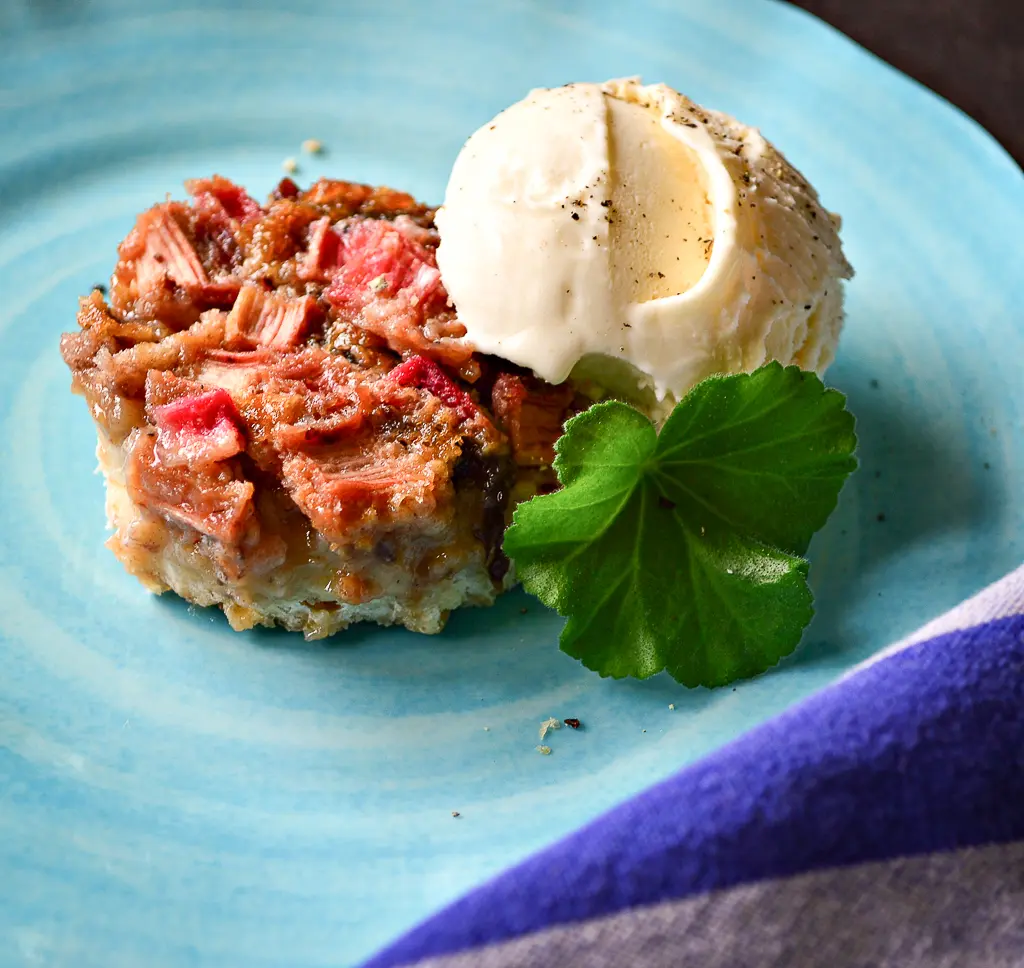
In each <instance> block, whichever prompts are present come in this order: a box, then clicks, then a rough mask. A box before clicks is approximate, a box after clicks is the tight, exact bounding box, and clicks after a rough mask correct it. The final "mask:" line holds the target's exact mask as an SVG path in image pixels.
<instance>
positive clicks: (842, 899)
mask: <svg viewBox="0 0 1024 968" xmlns="http://www.w3.org/2000/svg"><path fill="white" fill-rule="evenodd" d="M520 966H531V968H689V966H693V968H697V966H699V968H755V966H756V968H810V966H821V968H889V966H891V968H1021V966H1024V842H1017V843H1014V844H1009V845H996V846H991V847H981V848H971V849H967V850H962V851H957V852H954V853H948V854H929V855H925V856H923V857H913V858H905V859H899V860H895V861H886V862H881V863H874V864H864V865H861V866H858V867H848V868H839V869H832V870H827V871H818V872H815V873H813V874H805V875H801V876H799V877H793V878H789V879H787V880H781V881H766V882H762V883H759V884H751V885H746V886H743V887H738V888H733V889H732V890H727V891H718V892H715V893H713V894H706V895H702V896H700V897H695V898H690V899H687V900H683V901H675V902H670V903H666V904H659V905H656V906H653V907H649V908H643V909H640V910H634V911H629V912H627V913H624V914H618V915H614V916H612V917H608V918H602V919H598V920H594V921H586V922H582V923H580V924H574V925H567V926H563V927H558V928H551V929H549V930H547V931H542V932H538V933H537V934H534V935H530V936H528V937H525V938H520V939H517V940H515V941H510V942H506V943H504V944H498V945H493V946H490V947H487V948H483V949H476V950H473V951H470V952H465V953H463V954H457V955H452V956H447V957H439V958H430V959H427V960H425V961H419V962H416V966H415V968H520Z"/></svg>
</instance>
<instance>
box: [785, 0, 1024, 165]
mask: <svg viewBox="0 0 1024 968" xmlns="http://www.w3.org/2000/svg"><path fill="white" fill-rule="evenodd" d="M793 2H795V3H796V5H797V6H799V7H803V8H804V9H805V10H808V11H810V12H811V13H813V14H816V15H817V16H819V17H821V18H822V19H823V20H827V21H828V22H829V23H830V24H832V25H833V26H834V27H838V28H839V29H840V30H841V31H843V33H845V34H847V35H848V36H850V37H852V38H853V39H854V40H856V41H857V42H858V43H859V44H862V45H863V46H864V47H867V48H868V49H869V50H871V51H873V52H874V53H875V54H878V55H879V56H880V57H882V58H883V59H885V60H887V61H888V62H889V63H890V64H892V65H893V66H895V67H898V68H899V69H900V70H901V71H903V72H904V73H906V74H909V75H910V76H911V77H915V78H917V80H919V81H921V82H922V83H924V84H926V85H927V86H928V87H930V88H931V89H932V90H933V91H937V92H938V93H939V94H941V95H942V96H943V97H945V98H946V99H947V100H949V101H952V102H953V103H954V104H955V105H956V106H957V107H959V108H961V109H962V110H963V111H966V112H967V113H968V114H969V115H971V116H972V117H973V118H975V119H976V120H977V121H979V122H981V124H982V125H983V126H984V127H986V128H988V130H989V131H990V132H991V133H992V134H993V135H995V137H996V138H997V139H998V140H999V141H1000V142H1002V144H1003V146H1004V147H1005V148H1006V149H1007V150H1008V151H1009V152H1010V154H1012V155H1013V156H1014V157H1015V158H1016V159H1017V162H1018V164H1021V165H1024V0H793Z"/></svg>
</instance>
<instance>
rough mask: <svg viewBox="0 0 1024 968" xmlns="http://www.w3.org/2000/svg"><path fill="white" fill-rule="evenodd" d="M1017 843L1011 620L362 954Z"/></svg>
mask: <svg viewBox="0 0 1024 968" xmlns="http://www.w3.org/2000/svg"><path fill="white" fill-rule="evenodd" d="M1020 838H1024V616H1021V615H1016V616H1012V617H1009V618H1004V619H999V620H997V621H993V622H990V623H987V624H985V625H981V626H978V627H975V628H971V629H967V630H964V631H955V632H951V633H949V634H946V635H942V636H939V637H937V638H934V639H929V640H927V641H925V642H920V643H918V644H915V645H911V646H908V647H907V648H906V649H905V650H903V651H901V652H897V653H895V654H893V655H891V656H889V657H887V658H886V659H884V660H882V661H880V662H877V663H875V664H872V665H869V666H867V667H866V668H864V669H862V670H861V671H860V672H859V673H857V674H855V675H853V676H851V677H849V678H847V679H845V680H843V681H842V682H841V683H838V684H837V685H835V686H833V687H831V688H829V689H826V690H824V691H823V692H821V693H819V694H817V695H815V696H812V697H811V698H810V699H808V700H806V701H805V702H803V703H801V704H799V705H798V706H796V707H794V708H793V709H791V710H789V711H787V712H786V713H784V714H782V715H781V716H779V717H777V718H776V719H774V720H772V721H770V722H768V723H766V724H764V725H763V726H761V727H759V728H757V729H756V730H754V731H752V732H751V733H749V734H747V735H746V736H744V737H741V738H740V739H739V740H737V741H736V742H734V743H732V744H730V745H728V746H726V747H724V748H723V749H721V750H719V751H718V752H716V753H714V754H712V755H711V756H709V757H707V758H706V759H704V760H703V761H701V762H700V763H697V764H695V765H694V766H692V767H689V768H687V769H686V770H683V771H682V772H680V773H679V774H677V775H675V776H674V777H672V778H670V779H668V780H666V781H664V782H662V783H660V784H658V785H657V786H655V787H652V788H651V789H650V790H647V791H645V792H644V793H642V794H640V795H639V796H637V797H635V798H633V799H632V800H629V801H627V802H626V803H624V804H622V805H621V806H619V807H617V808H615V809H614V810H612V811H610V812H609V813H607V814H605V815H604V816H603V817H600V818H599V819H598V820H596V821H594V822H593V823H591V824H589V825H587V826H586V827H584V828H582V829H581V830H579V831H578V832H576V833H575V834H572V835H571V836H569V837H567V838H565V839H564V840H562V841H560V842H559V843H557V844H555V845H554V846H553V847H551V848H549V849H547V850H545V851H543V852H541V853H540V854H538V855H536V856H534V857H533V858H531V859H529V860H527V861H526V862H524V863H523V864H520V865H518V866H517V867H514V868H512V869H511V870H509V871H507V872H506V873H504V874H502V875H500V876H499V877H497V878H496V879H494V880H493V881H491V882H490V883H488V884H486V885H484V886H483V887H481V888H479V889H477V890H475V891H473V892H471V893H470V894H468V895H467V896H466V897H464V898H462V899H461V900H459V901H457V902H455V903H454V904H452V905H451V906H449V907H448V908H446V909H445V910H443V911H442V912H440V913H439V914H438V915H436V916H435V917H433V918H431V919H429V920H428V921H426V922H425V923H424V924H422V925H420V926H419V927H417V928H415V929H413V930H412V931H411V932H410V933H409V934H407V935H405V936H404V937H402V938H400V939H399V940H398V941H397V942H395V943H394V944H393V945H391V946H390V947H388V948H387V949H385V950H384V951H383V952H381V953H380V954H378V955H377V956H375V957H374V958H372V959H371V960H370V961H369V962H367V963H366V968H394V966H399V965H403V964H407V963H409V962H412V961H416V960H419V959H422V958H425V957H428V956H431V955H438V954H444V953H450V952H456V951H461V950H464V949H467V948H472V947H476V946H479V945H484V944H490V943H494V942H498V941H504V940H507V939H510V938H514V937H518V936H520V935H523V934H526V933H529V932H533V931H537V930H540V929H543V928H547V927H551V926H553V925H557V924H566V923H570V922H576V921H582V920H584V919H588V918H595V917H599V916H602V915H608V914H612V913H614V912H616V911H623V910H626V909H628V908H631V907H637V906H641V905H650V904H656V903H659V902H662V901H666V900H670V899H674V898H683V897H687V896H691V895H695V894H699V893H702V892H705V891H710V890H717V889H722V888H727V887H731V886H734V885H737V884H742V883H749V882H753V881H759V880H764V879H767V878H778V877H786V876H790V875H794V874H798V873H801V872H805V871H813V870H819V869H822V868H828V867H837V866H842V865H850V864H857V863H863V862H867V861H874V860H882V859H886V858H892V857H897V856H909V855H917V854H923V853H928V852H932V851H942V850H951V849H955V848H960V847H967V846H972V845H979V844H986V843H999V842H1006V841H1011V840H1015V839H1020Z"/></svg>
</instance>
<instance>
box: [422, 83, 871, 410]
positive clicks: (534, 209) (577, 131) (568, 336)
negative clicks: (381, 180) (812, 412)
mask: <svg viewBox="0 0 1024 968" xmlns="http://www.w3.org/2000/svg"><path fill="white" fill-rule="evenodd" d="M437 226H438V229H439V231H440V234H441V244H440V248H439V249H438V265H439V267H440V269H441V274H442V278H443V280H444V283H445V286H446V287H447V290H448V293H449V295H450V296H451V299H452V301H453V303H454V305H455V308H456V312H457V314H458V317H459V319H460V320H461V322H462V323H463V325H464V326H465V327H466V338H467V339H468V340H469V341H470V342H472V343H473V344H474V345H475V347H476V348H477V349H478V350H480V351H482V352H485V353H492V354H495V355H497V356H501V357H503V358H505V359H508V360H511V361H512V362H514V363H517V364H519V365H521V366H524V367H527V368H529V369H531V370H533V371H534V372H535V373H536V374H537V375H538V376H540V377H542V378H543V379H545V380H547V381H548V382H550V383H560V382H562V381H563V380H565V379H567V378H568V377H569V376H570V375H571V376H572V377H573V378H574V379H576V380H580V381H582V382H587V381H590V382H594V383H597V384H601V385H604V386H605V387H608V388H610V389H613V390H614V391H616V392H619V393H623V394H625V395H627V396H631V397H633V398H635V399H638V400H646V402H647V403H648V404H649V409H651V410H652V411H663V410H664V407H665V406H666V405H670V404H671V403H672V402H674V401H675V400H676V399H678V398H680V397H681V396H682V395H683V394H685V393H686V391H687V390H688V389H689V388H690V387H691V386H693V385H694V384H695V383H696V382H698V381H699V380H701V379H703V378H704V377H705V376H708V375H710V374H712V373H722V372H735V371H739V370H751V369H754V368H756V367H758V366H760V365H761V364H763V363H765V362H767V361H768V360H769V359H777V360H780V361H781V362H783V363H796V364H798V365H799V366H801V367H803V368H804V369H812V370H817V371H819V372H820V371H822V370H823V369H824V368H825V367H826V366H827V365H828V363H829V362H831V360H832V357H833V354H834V352H835V347H836V342H837V340H838V338H839V331H840V329H841V326H842V316H843V313H842V307H843V293H842V285H841V282H840V280H842V279H844V278H848V277H849V276H850V275H851V274H852V272H851V269H850V266H849V264H848V263H847V262H846V260H845V258H844V257H843V253H842V250H841V248H840V243H839V237H838V234H837V231H838V218H836V217H835V216H832V215H830V214H829V213H828V212H827V211H826V210H825V209H823V208H822V207H821V205H820V203H819V201H818V196H817V193H816V192H815V191H814V189H813V188H812V187H811V186H810V185H809V184H808V183H807V181H806V180H805V179H804V178H803V177H802V176H801V175H800V174H799V172H797V171H796V170H795V169H794V168H793V167H792V166H791V165H790V164H789V163H788V162H787V161H786V159H785V158H784V157H783V156H782V155H781V154H780V153H779V152H778V151H777V150H776V149H775V148H774V147H773V146H772V145H771V144H769V143H768V142H767V141H765V139H764V138H762V137H761V135H760V134H759V132H758V131H757V130H756V129H754V128H749V127H746V126H745V125H743V124H740V123H739V122H737V121H735V120H733V119H732V118H730V117H728V116H726V115H724V114H720V113H717V112H714V111H707V110H705V109H703V108H701V107H699V106H698V105H696V104H694V103H693V102H692V101H690V100H688V99H687V98H685V97H684V96H682V95H681V94H678V93H676V92H675V91H673V90H671V89H670V88H668V87H665V86H664V85H661V84H658V85H651V86H643V85H642V84H640V82H639V81H638V80H620V81H609V82H608V83H606V84H600V85H599V84H570V85H567V86H565V87H562V88H555V89H551V90H537V91H533V92H532V93H531V94H530V95H529V96H528V97H526V98H525V99H524V100H523V101H520V102H519V103H517V104H514V105H513V106H512V107H510V108H508V109H507V110H506V111H503V112H502V113H501V114H499V115H498V116H497V117H496V118H495V119H494V120H493V121H492V122H490V123H489V124H486V125H484V126H483V127H482V128H481V129H480V130H479V131H477V132H476V133H475V134H474V135H473V136H472V137H471V138H470V139H469V141H467V142H466V145H465V147H464V148H463V149H462V151H461V152H460V154H459V156H458V158H457V159H456V161H455V165H454V167H453V169H452V174H451V178H450V180H449V182H448V189H447V192H446V194H445V200H444V205H443V206H442V207H441V209H440V210H439V211H438V213H437Z"/></svg>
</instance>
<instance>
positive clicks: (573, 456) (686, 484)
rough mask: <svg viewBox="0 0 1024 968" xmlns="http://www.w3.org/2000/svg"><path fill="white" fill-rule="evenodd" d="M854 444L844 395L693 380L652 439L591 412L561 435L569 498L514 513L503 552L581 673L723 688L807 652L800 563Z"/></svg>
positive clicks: (760, 377)
mask: <svg viewBox="0 0 1024 968" xmlns="http://www.w3.org/2000/svg"><path fill="white" fill-rule="evenodd" d="M855 446H856V436H855V434H854V421H853V417H852V415H851V414H850V413H849V411H847V410H846V409H845V401H844V398H843V396H842V394H840V393H838V392H837V391H835V390H827V389H826V388H825V387H824V386H823V385H822V383H821V381H820V380H819V379H818V378H817V377H816V376H815V375H814V374H813V373H805V372H803V371H801V370H799V369H797V368H796V367H787V368H783V367H782V366H780V365H779V364H777V363H772V364H769V365H767V366H765V367H762V368H761V369H759V370H757V371H755V372H754V373H750V374H735V375H731V376H722V377H712V378H710V379H708V380H705V381H703V382H702V383H700V384H698V385H697V386H696V387H694V389H693V390H692V391H691V392H690V393H689V394H688V395H687V396H686V397H685V398H684V399H683V400H682V401H680V403H679V404H678V405H677V406H676V408H675V410H674V411H673V412H672V415H671V416H670V417H669V419H668V421H667V422H666V423H665V425H664V427H663V428H662V430H661V433H660V434H656V433H655V430H654V427H653V426H652V424H651V423H650V421H648V420H647V418H646V417H644V416H643V415H642V414H640V413H639V412H638V411H636V410H634V409H633V408H632V407H629V406H627V405H626V404H623V403H618V402H609V403H599V404H597V405H595V406H593V407H591V408H590V409H589V410H587V411H585V412H584V413H582V414H580V415H579V416H578V417H574V418H573V419H572V420H570V421H569V422H568V423H567V424H566V428H565V433H564V434H563V436H562V437H561V438H560V439H559V441H558V444H557V446H556V452H557V457H556V460H555V470H556V472H557V473H558V478H559V480H560V481H561V483H562V485H563V487H562V489H561V490H559V491H557V492H555V493H554V494H549V495H544V496H540V497H535V498H533V499H532V500H530V501H527V502H525V503H523V504H520V505H519V507H518V508H517V509H516V511H515V514H514V516H513V523H512V525H511V527H509V529H508V531H507V532H506V535H505V544H504V547H505V552H506V554H508V555H509V557H510V558H512V559H513V560H514V561H515V564H516V571H517V574H518V576H519V578H520V579H521V581H522V583H523V586H524V587H525V588H526V590H527V591H528V592H530V593H531V594H532V595H535V596H536V597H537V598H539V599H540V600H541V601H542V602H544V603H545V604H546V605H549V606H551V607H552V608H555V609H557V611H558V612H559V613H561V614H562V615H564V616H566V617H567V618H568V621H567V622H566V625H565V628H564V629H563V631H562V636H561V642H560V644H561V647H562V649H563V650H564V651H566V652H568V653H569V654H570V655H573V656H575V657H577V658H579V659H581V660H582V661H583V663H584V664H585V665H586V666H587V667H588V668H591V669H594V670H596V671H597V672H599V673H601V674H602V675H608V676H615V677H622V676H636V677H639V678H646V677H647V676H651V675H654V674H655V673H657V672H660V671H662V670H663V669H667V670H668V672H669V673H670V674H671V675H672V676H673V677H674V678H675V679H677V680H679V681H680V682H682V683H684V684H685V685H687V686H696V685H706V686H716V685H724V684H726V683H729V682H733V681H735V680H736V679H741V678H746V677H749V676H753V675H757V674H758V673H759V672H763V671H764V670H765V669H767V668H769V667H770V666H772V665H774V664H775V663H776V662H778V661H779V659H780V658H782V657H783V656H784V655H787V654H788V653H789V652H791V651H792V650H793V649H794V648H796V645H797V643H798V642H799V641H800V636H801V634H802V632H803V629H804V628H805V627H806V625H807V623H808V622H809V621H810V619H811V615H812V614H813V609H812V605H811V593H810V589H809V588H808V585H807V563H806V562H805V561H804V560H803V559H802V558H800V557H798V556H799V555H801V554H802V553H803V552H804V551H805V550H806V548H807V545H808V543H809V542H810V539H811V537H812V535H813V534H814V532H815V531H816V530H817V529H818V528H820V527H821V526H822V525H823V524H824V523H825V520H826V519H827V518H828V516H829V514H830V513H831V512H832V510H833V509H834V508H835V504H836V500H837V498H838V495H839V491H840V489H841V488H842V486H843V482H844V481H845V479H846V477H847V476H848V475H849V474H850V472H851V471H852V470H853V469H854V468H855V467H856V460H855V459H854V457H853V451H854V448H855Z"/></svg>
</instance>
